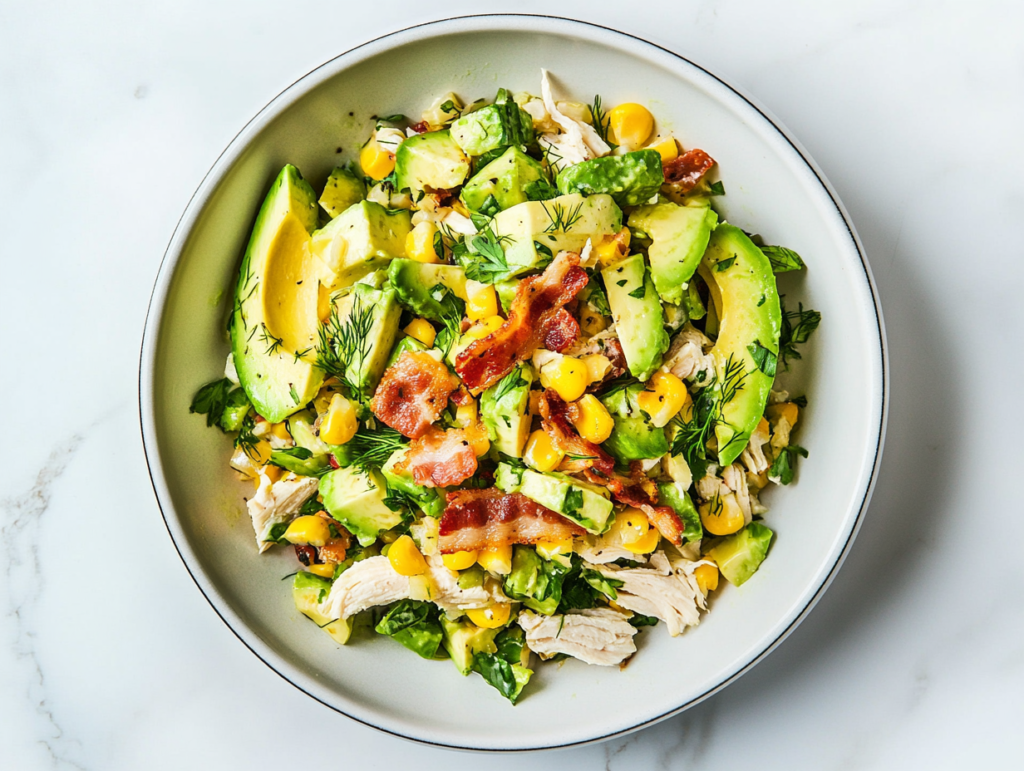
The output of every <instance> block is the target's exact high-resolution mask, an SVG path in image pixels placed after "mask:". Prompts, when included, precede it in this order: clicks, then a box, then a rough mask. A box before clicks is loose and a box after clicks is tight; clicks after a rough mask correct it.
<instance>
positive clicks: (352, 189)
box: [320, 166, 366, 219]
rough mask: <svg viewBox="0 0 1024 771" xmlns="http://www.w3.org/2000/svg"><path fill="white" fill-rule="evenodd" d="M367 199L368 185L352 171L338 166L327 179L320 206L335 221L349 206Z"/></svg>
mask: <svg viewBox="0 0 1024 771" xmlns="http://www.w3.org/2000/svg"><path fill="white" fill-rule="evenodd" d="M364 198H366V183H365V182H363V178H362V177H361V176H360V175H358V174H356V173H355V172H354V171H352V169H349V168H346V167H345V166H336V167H335V168H334V171H332V172H331V176H330V177H328V178H327V184H326V185H324V192H323V193H322V194H321V195H320V206H322V207H323V210H324V211H325V212H327V214H328V216H330V218H331V219H334V218H335V217H337V216H338V215H339V214H341V213H342V212H343V211H345V210H346V209H347V208H348V207H349V206H352V205H353V204H356V203H359V202H360V201H362V200H363V199H364Z"/></svg>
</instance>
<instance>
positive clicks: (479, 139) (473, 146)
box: [451, 88, 533, 155]
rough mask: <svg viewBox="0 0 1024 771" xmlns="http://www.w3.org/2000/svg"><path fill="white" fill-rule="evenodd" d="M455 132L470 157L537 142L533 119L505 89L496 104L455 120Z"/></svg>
mask: <svg viewBox="0 0 1024 771" xmlns="http://www.w3.org/2000/svg"><path fill="white" fill-rule="evenodd" d="M451 133H452V138H453V139H454V140H455V142H456V143H458V145H459V147H461V148H462V149H463V150H464V151H465V152H466V154H467V155H483V154H484V153H488V152H491V151H492V150H497V149H498V148H499V147H505V146H507V145H528V144H530V143H531V142H533V118H531V117H530V114H529V113H528V112H526V111H525V110H524V109H523V108H522V107H520V106H519V105H518V104H516V103H515V102H514V101H513V100H512V97H511V95H510V94H509V93H508V91H506V90H505V89H503V88H502V89H499V90H498V95H497V96H496V97H495V99H494V104H490V105H488V106H487V107H481V108H480V109H479V110H474V111H473V112H471V113H468V114H466V115H463V116H462V117H460V118H458V119H457V120H455V121H453V122H452V125H451Z"/></svg>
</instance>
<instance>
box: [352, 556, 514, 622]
mask: <svg viewBox="0 0 1024 771" xmlns="http://www.w3.org/2000/svg"><path fill="white" fill-rule="evenodd" d="M427 568H428V571H429V576H430V582H431V596H430V599H431V600H432V601H433V602H434V603H435V604H436V605H438V606H439V607H440V608H441V609H442V610H443V611H445V613H447V614H448V615H449V616H456V615H458V614H459V613H461V612H462V611H464V610H471V609H474V608H486V607H488V606H489V605H494V604H495V603H499V602H511V600H510V599H509V598H508V597H506V596H505V593H504V592H503V591H502V590H501V583H500V582H499V581H497V580H495V579H493V578H491V577H489V576H488V577H487V578H486V579H484V582H483V583H482V584H481V585H480V586H473V587H470V588H469V589H463V588H462V587H460V586H459V574H458V573H456V572H455V571H454V570H449V569H448V568H446V567H445V566H444V563H443V562H442V560H441V557H440V555H434V556H432V557H428V558H427ZM342 575H344V574H342Z"/></svg>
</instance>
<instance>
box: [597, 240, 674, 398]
mask: <svg viewBox="0 0 1024 771" xmlns="http://www.w3.org/2000/svg"><path fill="white" fill-rule="evenodd" d="M601 276H602V278H604V287H605V290H606V291H607V292H608V305H609V307H610V308H611V310H612V318H613V319H614V320H615V326H616V327H617V329H618V331H619V342H620V343H621V344H622V353H623V354H624V355H625V357H626V364H627V366H628V367H629V371H630V373H632V375H633V376H634V377H636V378H637V379H639V380H647V379H648V378H649V377H650V376H651V375H653V374H654V371H655V370H656V369H658V367H660V366H661V357H662V354H663V353H665V351H667V350H668V344H669V340H668V333H667V332H666V331H665V318H664V314H663V313H662V310H661V300H659V299H658V293H657V292H656V291H655V289H654V282H653V281H652V280H651V276H650V272H649V271H648V270H647V266H646V265H645V264H644V257H643V255H642V254H634V255H632V256H631V257H627V258H626V259H624V260H621V261H619V262H616V263H614V264H613V265H609V266H608V267H607V268H605V269H604V270H602V271H601Z"/></svg>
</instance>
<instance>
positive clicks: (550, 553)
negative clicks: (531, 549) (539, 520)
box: [536, 538, 572, 560]
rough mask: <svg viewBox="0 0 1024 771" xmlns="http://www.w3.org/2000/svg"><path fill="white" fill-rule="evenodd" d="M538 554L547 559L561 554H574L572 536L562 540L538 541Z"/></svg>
mask: <svg viewBox="0 0 1024 771" xmlns="http://www.w3.org/2000/svg"><path fill="white" fill-rule="evenodd" d="M536 548H537V554H539V555H540V556H541V557H543V558H544V559H546V560H549V559H552V558H553V557H555V556H557V555H559V554H572V538H566V539H564V540H562V541H538V542H537V543H536Z"/></svg>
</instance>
